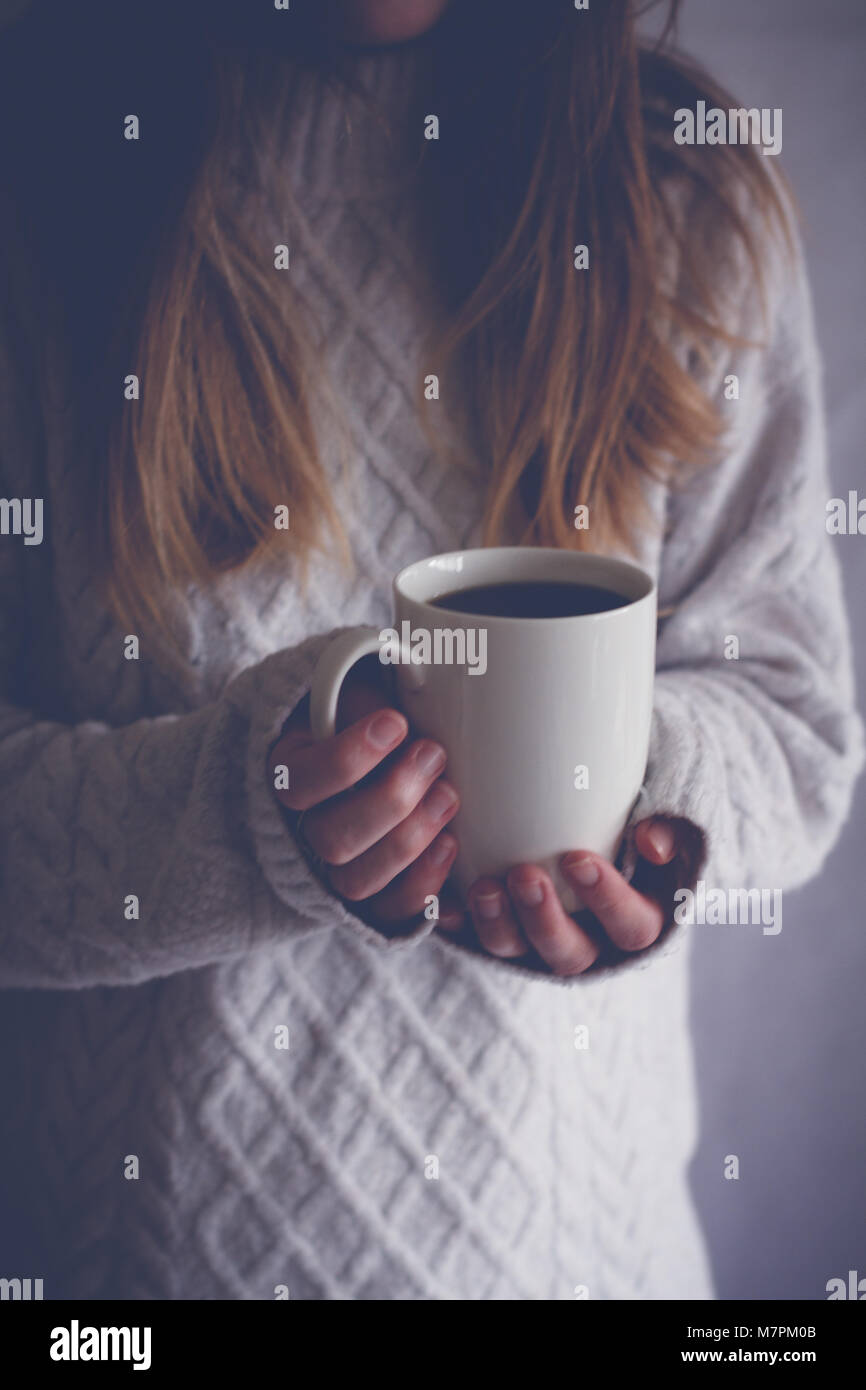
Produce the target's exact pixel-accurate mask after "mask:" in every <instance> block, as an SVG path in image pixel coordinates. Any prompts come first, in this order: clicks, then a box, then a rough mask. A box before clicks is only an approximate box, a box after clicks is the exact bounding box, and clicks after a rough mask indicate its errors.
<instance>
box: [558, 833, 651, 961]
mask: <svg viewBox="0 0 866 1390" xmlns="http://www.w3.org/2000/svg"><path fill="white" fill-rule="evenodd" d="M559 865H560V869H561V870H562V873H563V874H564V875H565V877H566V878H567V879H568V881H569V883H571V884H572V886H573V887H574V890H575V892H576V893H578V894H579V895H580V899H581V902H582V903H583V904H584V906H585V907H587V908H588V909H589V911H590V912H592V913H593V915H594V916H595V917H597V918H598V920H599V922H600V923H601V925H602V926H603V927H604V929H605V931H606V932H607V934H608V936H609V937H610V939H611V941H612V942H613V943H614V944H615V945H616V946H619V947H620V949H621V950H623V951H642V950H644V949H645V948H646V947H647V946H651V945H652V943H653V942H654V941H655V940H656V938H657V937H658V935H659V933H660V932H661V929H662V927H663V926H664V921H665V914H664V911H663V909H662V906H661V904H660V903H657V902H655V901H654V900H653V899H652V898H647V897H645V896H644V895H643V893H638V892H637V890H636V889H635V888H632V886H631V884H630V883H626V881H625V879H624V878H623V877H622V875H621V874H620V873H619V872H618V871H617V870H616V869H615V868H614V866H613V864H610V863H608V861H607V860H606V859H602V858H601V856H600V855H596V854H587V853H582V852H577V853H571V854H566V855H563V857H562V859H561V860H560V861H559Z"/></svg>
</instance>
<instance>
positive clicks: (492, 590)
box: [431, 579, 631, 618]
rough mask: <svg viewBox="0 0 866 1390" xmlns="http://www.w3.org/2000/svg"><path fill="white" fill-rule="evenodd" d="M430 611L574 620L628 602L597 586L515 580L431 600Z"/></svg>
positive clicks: (484, 616)
mask: <svg viewBox="0 0 866 1390" xmlns="http://www.w3.org/2000/svg"><path fill="white" fill-rule="evenodd" d="M431 602H432V605H433V607H434V608H444V609H448V610H450V611H451V612H453V613H472V614H474V615H475V616H476V617H479V618H575V617H579V616H580V615H582V614H584V613H606V612H608V611H609V610H610V609H611V608H624V607H625V606H626V604H628V603H630V602H631V599H628V598H624V597H623V595H622V594H617V593H615V592H614V590H613V589H603V588H601V587H600V586H599V585H597V584H576V583H573V582H572V583H568V582H561V581H557V580H546V579H541V580H535V579H531V580H517V581H508V582H506V583H502V584H474V585H473V586H472V587H471V588H468V589H455V590H454V592H453V593H450V594H443V595H442V597H441V598H434V599H432V600H431Z"/></svg>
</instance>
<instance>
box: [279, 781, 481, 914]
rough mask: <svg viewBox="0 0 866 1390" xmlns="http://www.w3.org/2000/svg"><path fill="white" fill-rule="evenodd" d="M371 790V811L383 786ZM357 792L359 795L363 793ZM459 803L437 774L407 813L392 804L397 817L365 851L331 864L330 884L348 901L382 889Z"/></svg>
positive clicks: (422, 847)
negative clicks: (397, 813)
mask: <svg viewBox="0 0 866 1390" xmlns="http://www.w3.org/2000/svg"><path fill="white" fill-rule="evenodd" d="M370 790H371V791H372V792H374V799H373V801H372V802H371V808H370V809H371V812H372V810H374V809H375V808H376V807H377V805H378V803H377V801H376V797H381V795H382V789H381V787H376V788H371V789H370ZM357 795H358V796H361V795H362V793H360V792H359V793H358V794H357ZM459 804H460V799H459V797H458V795H457V792H456V791H455V789H454V788H453V787H452V786H451V784H450V783H449V782H446V781H444V780H443V779H442V778H441V777H440V778H439V780H438V781H437V782H434V784H433V786H432V787H431V788H430V790H429V791H428V792H427V794H426V796H424V799H423V800H422V801H421V802H420V804H419V805H417V806H416V807H415V809H414V810H413V811H412V812H411V814H410V815H408V816H405V818H402V817H400V816H397V815H396V810H394V809H393V808H392V814H393V815H395V817H396V821H392V824H393V826H394V828H393V829H392V830H390V831H389V832H388V833H387V834H386V835H385V836H384V837H383V838H379V835H378V832H377V834H376V835H375V836H374V838H375V840H376V843H374V844H373V845H372V846H371V848H370V849H368V850H366V851H365V853H363V854H360V855H357V856H356V857H351V858H350V859H349V860H348V861H346V860H343V861H341V862H340V863H339V864H337V865H336V866H335V867H332V868H331V869H330V870H329V873H328V878H329V880H330V883H331V887H332V888H333V889H334V891H335V892H336V893H339V894H340V896H341V897H343V898H347V899H348V900H349V901H350V902H361V901H363V899H365V898H371V897H373V895H374V894H375V893H379V892H381V890H382V889H383V888H385V887H386V885H387V884H389V883H390V882H391V880H392V879H394V878H396V877H397V875H398V874H400V873H402V872H403V870H404V869H406V868H408V866H409V865H410V864H411V863H412V862H413V861H414V860H415V859H417V858H418V856H419V855H420V854H422V853H423V851H424V850H425V849H426V848H427V846H428V845H429V844H430V843H431V842H432V841H433V840H434V839H435V838H436V836H437V835H438V834H439V831H440V830H441V829H442V827H443V826H444V825H445V824H446V822H447V821H449V820H450V819H451V817H452V816H453V815H454V814H455V812H456V811H457V808H458V806H459ZM309 819H310V817H307V819H306V820H305V821H304V834H305V835H306V834H307V822H308V820H309ZM317 852H318V851H317ZM322 857H323V858H324V857H325V856H322ZM331 862H333V861H331Z"/></svg>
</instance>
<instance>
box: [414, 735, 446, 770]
mask: <svg viewBox="0 0 866 1390" xmlns="http://www.w3.org/2000/svg"><path fill="white" fill-rule="evenodd" d="M415 761H416V763H417V764H418V767H419V768H420V769H421V771H422V772H423V773H425V774H426V776H428V777H432V776H433V773H434V772H438V771H439V769H440V768H443V767H444V766H445V763H446V762H447V754H446V752H445V749H444V748H443V747H442V746H441V745H440V744H438V743H419V744H418V747H417V749H416V750H415Z"/></svg>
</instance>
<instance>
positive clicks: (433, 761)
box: [304, 739, 446, 864]
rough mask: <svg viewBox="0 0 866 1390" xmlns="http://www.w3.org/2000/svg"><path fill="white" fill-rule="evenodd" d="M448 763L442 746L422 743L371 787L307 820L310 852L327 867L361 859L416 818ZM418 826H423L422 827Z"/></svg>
mask: <svg viewBox="0 0 866 1390" xmlns="http://www.w3.org/2000/svg"><path fill="white" fill-rule="evenodd" d="M445 761H446V754H445V749H444V748H443V747H442V746H441V745H440V744H438V743H434V742H433V741H432V740H431V739H419V740H418V742H416V743H413V744H412V745H411V746H410V747H409V748H407V749H406V750H405V751H404V752H403V753H402V754H401V756H400V757H399V758H398V760H397V762H395V763H394V764H393V765H392V766H390V767H389V768H388V770H387V772H383V773H382V774H381V775H380V776H377V777H376V778H375V779H374V780H373V781H371V782H370V783H368V784H367V785H366V786H361V787H354V788H353V789H352V790H351V791H347V792H344V793H343V795H342V796H339V797H337V798H336V799H335V800H333V801H330V802H326V803H325V804H324V805H321V806H316V807H314V808H313V809H312V810H311V811H308V812H307V814H306V815H305V817H304V839H305V840H306V842H307V844H308V845H309V846H310V849H311V850H312V851H313V853H314V854H317V855H318V856H319V858H320V859H323V860H324V861H325V863H326V864H348V863H349V862H350V861H351V860H353V859H357V858H358V857H359V856H360V855H363V854H364V853H365V852H366V851H367V850H369V849H370V848H371V847H372V846H373V845H375V844H376V843H377V842H378V841H380V840H384V838H385V837H386V836H387V835H388V834H389V832H390V831H392V830H394V828H395V827H396V826H398V825H400V823H401V822H405V821H407V819H408V818H409V817H411V814H412V812H413V811H414V810H415V808H416V806H417V805H418V803H419V802H420V801H421V798H422V797H423V796H424V795H425V794H426V792H427V790H428V788H429V787H430V786H431V784H432V783H433V782H434V780H435V779H436V778H437V777H438V776H439V774H440V773H441V771H442V769H443V768H444V766H445ZM443 794H444V793H443ZM413 825H415V828H417V823H413ZM427 843H428V842H427V841H425V844H424V845H421V848H422V849H423V848H424V847H425V845H426V844H427Z"/></svg>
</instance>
